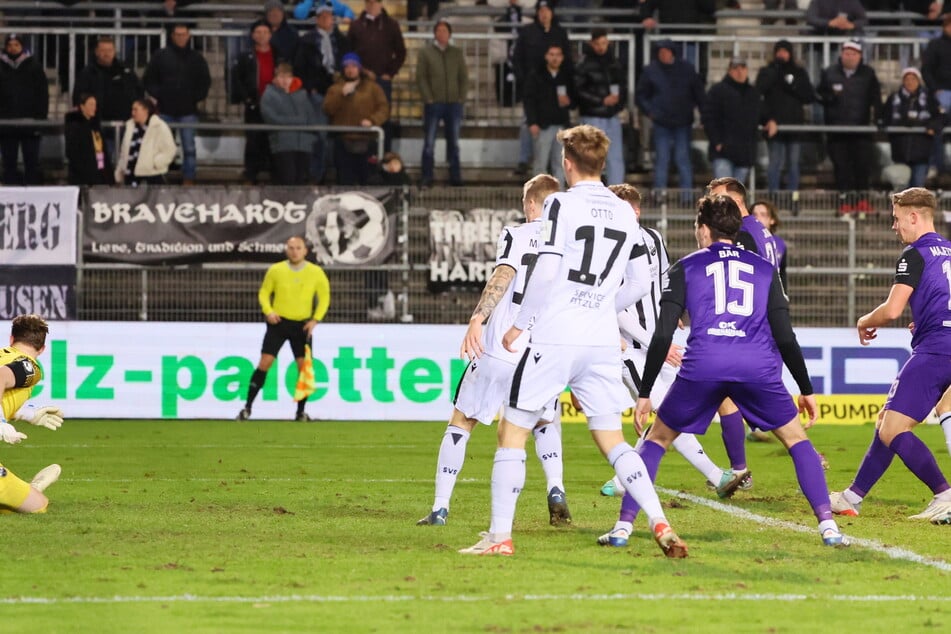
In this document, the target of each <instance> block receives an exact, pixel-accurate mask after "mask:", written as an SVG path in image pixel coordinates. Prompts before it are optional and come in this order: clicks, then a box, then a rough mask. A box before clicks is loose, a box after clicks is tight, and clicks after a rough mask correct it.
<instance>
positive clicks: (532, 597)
mask: <svg viewBox="0 0 951 634" xmlns="http://www.w3.org/2000/svg"><path fill="white" fill-rule="evenodd" d="M499 600H505V601H531V602H543V601H561V602H564V601H574V602H585V601H632V600H633V601H698V602H702V601H710V602H719V601H729V602H731V603H732V602H736V601H782V602H787V603H794V602H800V601H832V602H834V603H898V602H911V601H915V602H917V601H922V602H928V603H937V602H941V603H949V602H951V596H927V595H914V594H911V595H908V594H904V595H888V594H872V595H856V594H831V595H825V594H735V593H722V594H718V593H714V594H702V593H695V594H691V593H673V594H664V593H643V594H620V593H619V594H507V595H505V596H503V597H496V596H479V595H455V596H453V595H450V596H446V595H423V596H412V595H388V594H384V595H375V596H374V595H354V596H343V595H320V594H290V595H274V596H259V597H242V596H223V597H216V596H201V595H195V594H178V595H171V596H164V597H140V596H121V595H116V596H111V597H64V598H55V597H6V598H0V605H57V604H103V603H107V604H118V603H252V604H268V603H410V602H425V603H479V602H497V601H499Z"/></svg>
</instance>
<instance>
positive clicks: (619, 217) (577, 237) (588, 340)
mask: <svg viewBox="0 0 951 634" xmlns="http://www.w3.org/2000/svg"><path fill="white" fill-rule="evenodd" d="M542 219H543V226H542V232H541V236H540V241H541V242H540V244H539V247H538V253H539V254H543V253H545V254H547V253H552V254H555V255H559V256H561V262H560V264H559V269H558V273H557V274H556V276H555V279H554V280H552V283H551V285H550V287H549V288H547V289H545V297H546V299H545V302H544V304H543V306H542V308H540V309H539V311H538V314H537V315H536V316H535V325H534V327H533V328H532V336H531V340H532V342H533V343H534V342H538V343H548V344H569V345H589V346H615V347H618V346H619V345H620V334H619V331H618V325H617V309H616V308H615V298H616V296H617V293H618V289H619V288H620V286H621V282H622V280H623V279H624V275H625V269H626V267H627V264H628V261H629V260H631V259H633V258H634V257H636V256H637V255H638V253H639V252H640V251H642V250H643V249H644V238H643V236H642V235H641V232H640V228H639V226H638V224H637V218H636V217H635V216H634V214H633V213H632V211H631V206H630V205H629V204H628V203H626V202H624V201H622V200H621V199H620V198H618V197H617V196H615V195H614V193H613V192H611V190H609V189H608V188H607V187H605V186H604V185H602V184H601V183H596V182H582V183H579V184H578V185H575V186H574V187H572V188H571V189H569V190H568V191H566V192H559V193H555V194H552V195H550V196H549V197H548V198H546V199H545V207H544V212H543V214H542Z"/></svg>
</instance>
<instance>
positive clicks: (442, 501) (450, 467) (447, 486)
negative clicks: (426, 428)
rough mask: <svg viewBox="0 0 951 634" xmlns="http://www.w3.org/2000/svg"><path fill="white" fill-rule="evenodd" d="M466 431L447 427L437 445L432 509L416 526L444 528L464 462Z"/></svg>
mask: <svg viewBox="0 0 951 634" xmlns="http://www.w3.org/2000/svg"><path fill="white" fill-rule="evenodd" d="M469 435H470V432H469V431H468V430H465V429H462V428H461V427H456V426H455V425H452V424H450V425H448V426H447V427H446V432H445V433H444V434H443V437H442V442H441V443H440V444H439V456H438V457H437V458H436V495H435V498H434V500H433V508H432V510H431V511H430V513H429V514H428V515H426V516H425V517H423V518H422V519H421V520H419V521H418V522H416V525H417V526H445V525H446V518H447V517H448V515H449V500H450V499H451V498H452V491H453V489H454V488H455V486H456V480H457V479H458V478H459V472H460V471H462V466H463V465H464V464H465V461H466V447H467V446H468V444H469Z"/></svg>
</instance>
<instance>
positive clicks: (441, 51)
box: [416, 20, 469, 186]
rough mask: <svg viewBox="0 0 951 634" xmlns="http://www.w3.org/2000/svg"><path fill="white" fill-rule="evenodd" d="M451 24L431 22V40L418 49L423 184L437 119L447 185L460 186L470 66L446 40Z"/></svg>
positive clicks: (429, 172)
mask: <svg viewBox="0 0 951 634" xmlns="http://www.w3.org/2000/svg"><path fill="white" fill-rule="evenodd" d="M451 36H452V25H451V24H449V22H447V21H445V20H439V21H437V22H436V24H435V25H433V42H432V45H431V46H424V47H423V48H421V49H420V50H419V55H418V56H417V61H416V85H417V86H418V87H419V93H420V95H421V96H422V98H423V134H424V139H423V156H422V168H423V169H422V179H421V184H422V185H423V186H428V185H431V184H432V182H433V168H434V164H435V156H434V154H435V147H436V132H437V129H438V128H439V122H440V121H441V122H442V124H443V129H444V130H445V134H446V160H447V162H448V163H449V184H450V185H453V186H460V185H462V166H461V164H460V160H459V133H460V130H461V128H462V112H463V104H465V101H466V95H467V93H468V90H469V69H468V68H467V66H466V56H465V55H464V54H463V53H462V49H461V48H459V47H458V46H453V45H452V44H450V43H449V38H450V37H451Z"/></svg>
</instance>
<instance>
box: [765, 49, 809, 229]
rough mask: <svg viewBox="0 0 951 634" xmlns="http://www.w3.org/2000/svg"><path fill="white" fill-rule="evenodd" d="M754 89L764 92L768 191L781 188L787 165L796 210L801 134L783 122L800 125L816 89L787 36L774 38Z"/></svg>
mask: <svg viewBox="0 0 951 634" xmlns="http://www.w3.org/2000/svg"><path fill="white" fill-rule="evenodd" d="M756 89H757V90H759V92H760V94H762V95H763V110H764V115H765V118H766V137H767V139H766V146H767V148H768V149H769V167H768V168H767V171H766V181H767V184H768V186H769V191H770V192H777V191H779V190H780V189H782V172H783V168H784V167H785V168H786V170H787V171H786V189H787V190H791V191H792V192H793V193H792V211H793V214H797V213H799V159H800V156H801V154H802V140H801V139H802V134H801V133H798V132H783V131H782V126H784V125H802V124H803V123H804V122H805V115H804V113H803V107H804V106H806V105H808V104H810V103H813V102H815V100H816V91H815V89H814V88H813V86H812V82H811V81H810V79H809V73H807V72H806V69H805V68H803V67H802V66H800V65H799V64H797V63H796V60H795V58H794V57H793V46H792V44H791V43H790V42H789V41H787V40H780V41H778V42H776V45H775V46H774V47H773V61H772V62H770V63H769V64H767V65H766V66H763V67H762V68H761V69H760V71H759V74H758V75H757V76H756Z"/></svg>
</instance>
